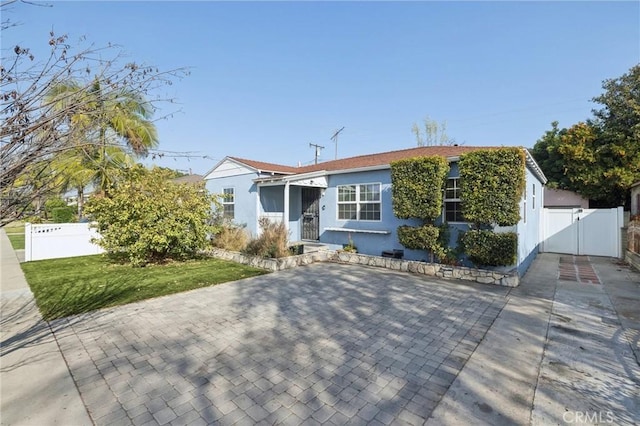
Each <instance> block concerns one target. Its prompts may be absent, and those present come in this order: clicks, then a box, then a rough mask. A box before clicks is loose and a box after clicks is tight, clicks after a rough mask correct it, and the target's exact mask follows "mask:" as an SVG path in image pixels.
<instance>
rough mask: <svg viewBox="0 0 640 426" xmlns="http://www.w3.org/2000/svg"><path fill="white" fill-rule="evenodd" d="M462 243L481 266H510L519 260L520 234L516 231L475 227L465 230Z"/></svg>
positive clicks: (470, 258) (471, 258)
mask: <svg viewBox="0 0 640 426" xmlns="http://www.w3.org/2000/svg"><path fill="white" fill-rule="evenodd" d="M460 243H461V245H462V248H463V250H464V252H465V253H466V254H467V256H469V260H471V261H472V262H473V263H474V264H476V265H479V266H508V265H513V264H514V263H516V260H517V258H516V254H517V250H518V235H517V234H516V233H515V232H504V233H495V232H493V231H489V230H477V229H474V230H471V231H467V232H465V233H464V234H463V235H462V236H461V237H460Z"/></svg>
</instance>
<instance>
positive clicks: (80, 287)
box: [21, 255, 266, 320]
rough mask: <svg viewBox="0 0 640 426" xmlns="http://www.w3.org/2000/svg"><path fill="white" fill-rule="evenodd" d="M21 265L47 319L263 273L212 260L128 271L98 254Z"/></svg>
mask: <svg viewBox="0 0 640 426" xmlns="http://www.w3.org/2000/svg"><path fill="white" fill-rule="evenodd" d="M21 266H22V269H23V271H24V273H25V276H26V278H27V281H28V282H29V286H30V287H31V290H32V291H33V293H34V295H35V297H36V302H37V304H38V307H39V308H40V312H41V313H42V316H43V317H44V318H45V319H46V320H51V319H54V318H61V317H65V316H69V315H74V314H79V313H82V312H88V311H92V310H95V309H100V308H106V307H109V306H117V305H123V304H126V303H131V302H135V301H138V300H143V299H149V298H152V297H158V296H164V295H166V294H172V293H178V292H181V291H186V290H191V289H195V288H200V287H207V286H211V285H214V284H219V283H223V282H227V281H235V280H238V279H241V278H247V277H253V276H257V275H262V274H265V273H266V271H263V270H261V269H256V268H251V267H249V266H245V265H241V264H238V263H233V262H228V261H224V260H219V259H210V258H206V259H199V260H192V261H188V262H174V263H168V264H165V265H152V266H147V267H144V268H132V267H131V266H129V265H118V264H113V263H110V262H109V260H108V259H107V258H106V257H104V256H101V255H97V256H83V257H73V258H66V259H51V260H40V261H36V262H27V263H22V264H21Z"/></svg>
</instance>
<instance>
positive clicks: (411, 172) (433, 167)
mask: <svg viewBox="0 0 640 426" xmlns="http://www.w3.org/2000/svg"><path fill="white" fill-rule="evenodd" d="M448 173H449V162H448V161H447V160H446V158H444V157H440V156H433V157H417V158H409V159H405V160H399V161H395V162H393V163H391V181H392V197H393V213H394V214H395V216H396V217H398V218H400V219H409V218H412V217H415V218H419V219H422V220H424V221H427V222H432V221H434V220H435V219H436V218H438V217H439V216H440V215H441V214H442V188H443V186H444V182H445V179H446V178H447V175H448Z"/></svg>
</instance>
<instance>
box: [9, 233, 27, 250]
mask: <svg viewBox="0 0 640 426" xmlns="http://www.w3.org/2000/svg"><path fill="white" fill-rule="evenodd" d="M7 237H9V241H11V246H13V249H14V250H24V233H22V234H8V235H7Z"/></svg>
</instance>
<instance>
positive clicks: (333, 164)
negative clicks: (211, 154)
mask: <svg viewBox="0 0 640 426" xmlns="http://www.w3.org/2000/svg"><path fill="white" fill-rule="evenodd" d="M496 148H497V147H481V146H422V147H417V148H408V149H401V150H397V151H389V152H381V153H378V154H368V155H359V156H356V157H349V158H341V159H338V160H331V161H324V162H321V163H318V164H313V165H310V166H304V167H291V166H283V165H280V164H273V163H265V162H262V161H254V160H247V159H244V158H238V157H229V158H231V159H233V160H235V161H238V162H240V163H243V164H246V165H247V166H250V167H253V168H255V169H258V170H262V171H267V172H277V173H285V174H299V173H309V172H317V171H321V170H326V171H334V170H349V169H359V168H362V167H374V166H384V165H387V164H390V163H392V162H394V161H397V160H402V159H404V158H413V157H423V156H430V155H441V156H443V157H457V156H460V155H462V154H464V153H466V152H470V151H477V150H480V149H496Z"/></svg>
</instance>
